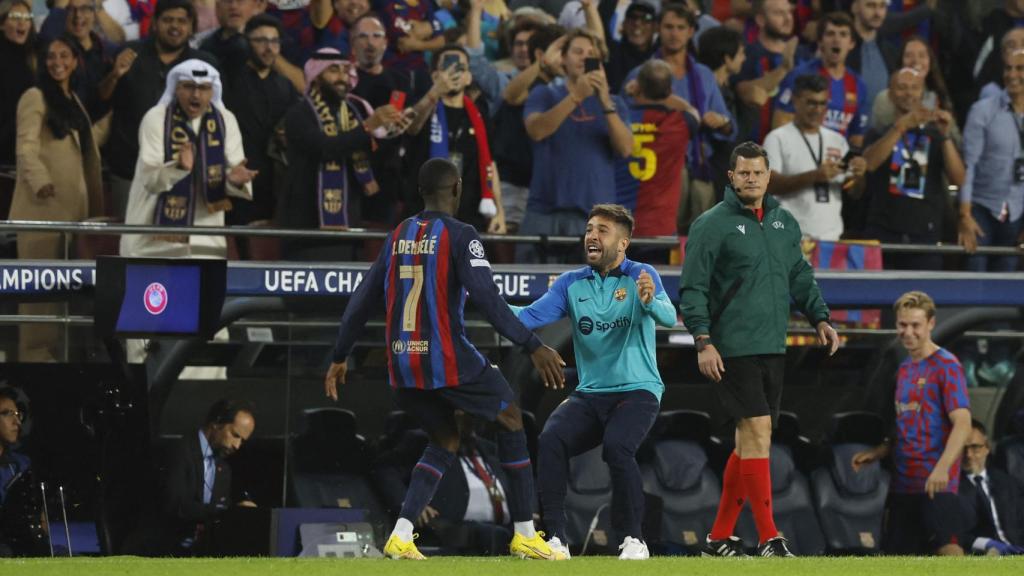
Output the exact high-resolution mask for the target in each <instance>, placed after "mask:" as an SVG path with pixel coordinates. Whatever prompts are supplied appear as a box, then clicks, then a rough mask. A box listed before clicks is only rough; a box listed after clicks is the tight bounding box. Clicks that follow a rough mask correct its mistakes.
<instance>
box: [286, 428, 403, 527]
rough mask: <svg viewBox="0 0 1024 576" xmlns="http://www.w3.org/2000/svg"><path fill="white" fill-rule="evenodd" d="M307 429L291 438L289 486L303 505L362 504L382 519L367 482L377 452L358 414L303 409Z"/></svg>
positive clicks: (371, 517) (376, 500)
mask: <svg viewBox="0 0 1024 576" xmlns="http://www.w3.org/2000/svg"><path fill="white" fill-rule="evenodd" d="M304 416H305V419H306V429H305V430H304V431H303V432H302V433H301V434H299V436H297V437H296V438H295V439H294V440H293V442H292V467H291V476H292V481H291V486H292V490H293V494H294V499H295V503H296V505H297V506H299V507H302V508H335V507H337V508H361V509H365V510H366V511H367V512H368V515H369V518H370V519H373V520H375V519H380V520H383V519H384V517H385V515H384V507H383V505H382V504H381V503H380V501H379V499H378V498H377V495H376V493H375V492H374V490H373V485H372V483H371V482H370V480H369V471H370V466H371V464H372V463H373V451H372V450H371V449H370V446H369V444H368V443H367V442H366V440H365V439H364V438H363V437H362V436H361V435H359V434H358V433H357V427H356V417H355V414H354V413H353V412H352V411H351V410H344V409H341V408H311V409H308V410H306V411H305V412H304Z"/></svg>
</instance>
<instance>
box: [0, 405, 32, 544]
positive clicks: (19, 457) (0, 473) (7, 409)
mask: <svg viewBox="0 0 1024 576" xmlns="http://www.w3.org/2000/svg"><path fill="white" fill-rule="evenodd" d="M24 419H25V412H24V408H22V407H19V406H18V395H17V393H16V392H15V391H14V389H13V388H9V387H3V388H0V512H2V511H3V510H4V502H5V501H6V500H7V494H8V493H9V490H10V489H11V488H12V486H13V485H14V484H15V483H16V482H17V480H18V478H20V477H21V476H22V475H23V474H24V473H25V472H26V471H27V470H28V469H29V466H30V465H31V462H30V460H29V458H28V456H25V455H24V454H21V453H20V452H15V451H14V446H15V445H16V444H17V443H18V439H19V437H20V436H21V426H22V423H23V422H24ZM0 517H2V514H0ZM4 524H5V523H2V522H0V528H2V526H3V525H4ZM6 540H7V538H6V537H5V535H4V533H3V531H2V530H0V557H4V556H11V555H12V554H13V552H14V551H13V546H12V544H11V542H8V541H6Z"/></svg>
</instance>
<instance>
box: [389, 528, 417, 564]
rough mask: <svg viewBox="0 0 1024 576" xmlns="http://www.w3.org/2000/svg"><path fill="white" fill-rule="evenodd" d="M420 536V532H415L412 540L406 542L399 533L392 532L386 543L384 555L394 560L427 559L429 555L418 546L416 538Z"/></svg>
mask: <svg viewBox="0 0 1024 576" xmlns="http://www.w3.org/2000/svg"><path fill="white" fill-rule="evenodd" d="M419 537H420V535H419V534H413V535H412V540H409V541H408V542H406V541H405V540H402V539H401V538H399V537H398V535H397V534H392V535H391V537H390V538H388V543H387V544H385V545H384V556H385V557H387V558H391V559H394V560H426V559H427V557H426V556H424V555H423V554H421V553H420V551H419V549H417V548H416V543H415V540H416V539H417V538H419Z"/></svg>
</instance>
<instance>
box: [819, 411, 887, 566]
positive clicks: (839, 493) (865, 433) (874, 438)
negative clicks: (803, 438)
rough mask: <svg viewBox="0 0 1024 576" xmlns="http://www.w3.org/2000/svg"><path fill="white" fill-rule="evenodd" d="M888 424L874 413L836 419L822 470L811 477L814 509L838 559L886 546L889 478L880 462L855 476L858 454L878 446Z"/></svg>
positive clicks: (830, 551) (828, 545)
mask: <svg viewBox="0 0 1024 576" xmlns="http://www.w3.org/2000/svg"><path fill="white" fill-rule="evenodd" d="M884 426H885V425H884V423H883V422H882V419H881V418H880V417H879V416H878V415H876V414H873V413H870V412H844V413H840V414H836V415H835V416H833V417H832V422H831V426H830V432H829V435H828V443H827V445H826V449H825V456H824V460H825V461H824V462H823V464H822V466H821V467H820V468H819V469H817V470H815V471H814V472H813V473H812V475H811V485H812V487H813V489H814V505H815V508H816V509H817V511H818V518H819V520H820V521H821V528H822V532H823V533H824V536H825V545H826V548H827V549H828V551H829V553H832V554H873V553H877V552H878V550H879V546H880V545H881V537H882V519H883V516H884V514H885V500H886V497H887V496H888V494H889V473H888V472H886V471H885V470H883V469H882V467H881V464H880V463H879V462H873V463H871V464H869V465H867V466H865V467H863V468H861V470H860V472H854V471H853V467H852V466H851V465H850V462H851V461H852V459H853V456H854V454H856V453H857V452H860V451H862V450H867V449H868V448H871V447H873V446H876V445H878V443H879V442H880V441H881V439H882V437H883V436H884V429H885V428H884Z"/></svg>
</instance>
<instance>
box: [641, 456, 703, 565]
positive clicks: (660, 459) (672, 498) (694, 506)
mask: <svg viewBox="0 0 1024 576" xmlns="http://www.w3.org/2000/svg"><path fill="white" fill-rule="evenodd" d="M651 452H652V455H651V460H650V461H648V462H645V463H644V464H643V465H642V466H641V467H640V471H641V474H642V475H643V479H644V491H645V492H647V493H649V494H653V495H654V496H657V497H658V498H661V500H662V512H661V534H660V541H661V545H662V547H663V548H665V549H666V550H679V549H682V550H683V551H685V552H688V553H693V554H696V553H697V552H698V551H699V545H700V544H701V543H703V541H704V537H705V536H706V535H707V534H708V532H710V531H711V525H712V524H714V522H715V513H716V512H717V510H718V499H719V497H720V496H721V494H722V491H721V482H720V481H719V479H718V477H717V476H715V474H714V472H712V471H711V469H710V467H709V466H708V457H707V453H706V452H705V451H704V448H703V447H702V446H701V445H700V444H698V443H697V442H694V441H693V440H682V439H677V438H663V439H660V440H658V441H656V442H655V443H654V445H653V446H652V447H651Z"/></svg>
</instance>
